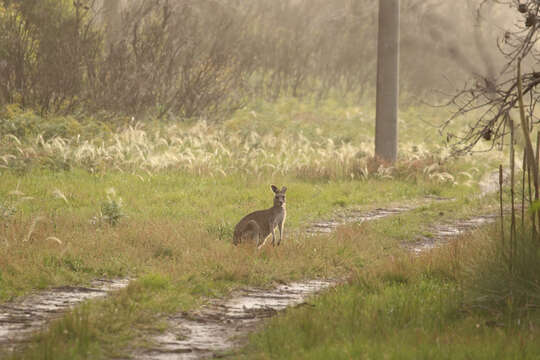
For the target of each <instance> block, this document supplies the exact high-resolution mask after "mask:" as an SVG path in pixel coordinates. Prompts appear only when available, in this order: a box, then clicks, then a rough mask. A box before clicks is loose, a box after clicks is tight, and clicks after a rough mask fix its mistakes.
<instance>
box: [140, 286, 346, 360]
mask: <svg viewBox="0 0 540 360" xmlns="http://www.w3.org/2000/svg"><path fill="white" fill-rule="evenodd" d="M335 284H337V281H329V280H311V281H306V282H296V283H291V284H287V285H281V286H278V287H277V288H274V289H272V290H264V289H257V288H249V289H244V290H240V291H238V292H237V293H235V294H233V296H232V297H231V298H230V299H228V300H213V301H211V302H210V303H209V304H207V305H205V306H204V307H202V308H201V309H199V310H198V311H196V312H192V313H181V314H178V315H175V316H172V317H170V318H169V323H170V325H171V327H170V328H169V329H168V330H167V331H166V332H165V333H163V334H160V335H158V336H155V337H154V339H153V340H154V346H153V347H152V348H150V349H148V350H146V351H144V352H142V353H139V354H137V355H136V356H135V358H136V359H141V360H146V359H156V360H170V359H175V360H176V359H201V358H209V357H220V356H223V355H224V354H225V353H226V352H227V351H230V350H232V349H233V348H236V347H238V346H240V345H242V343H243V342H245V340H246V337H247V334H249V333H250V332H252V331H254V330H256V328H257V326H258V325H259V324H260V321H261V320H263V319H265V318H269V317H271V316H273V315H275V314H276V313H277V312H278V311H281V310H284V309H285V308H288V307H291V306H300V305H302V304H306V300H307V299H308V298H309V297H310V296H312V295H314V294H317V293H320V292H321V291H323V290H326V289H328V288H330V287H332V286H334V285H335Z"/></svg>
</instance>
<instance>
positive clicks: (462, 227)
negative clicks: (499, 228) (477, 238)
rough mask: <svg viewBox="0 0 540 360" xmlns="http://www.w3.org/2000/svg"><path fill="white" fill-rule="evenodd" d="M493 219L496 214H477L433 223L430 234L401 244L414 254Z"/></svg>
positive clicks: (475, 228) (495, 217)
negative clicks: (444, 222) (412, 241)
mask: <svg viewBox="0 0 540 360" xmlns="http://www.w3.org/2000/svg"><path fill="white" fill-rule="evenodd" d="M495 221H497V215H479V216H475V217H472V218H469V219H464V220H456V221H453V222H451V223H447V224H439V225H435V226H433V227H431V228H430V231H429V232H431V233H432V235H430V236H420V237H418V239H417V241H416V242H414V243H406V244H403V246H404V247H405V248H406V249H409V250H411V251H412V252H414V253H416V254H421V253H423V252H425V251H428V250H431V249H434V248H437V247H441V246H443V245H445V244H447V243H448V242H449V241H451V240H452V239H455V238H456V237H458V236H460V235H463V234H465V233H467V232H471V231H474V230H477V229H479V228H481V227H483V226H486V225H488V224H492V223H494V222H495Z"/></svg>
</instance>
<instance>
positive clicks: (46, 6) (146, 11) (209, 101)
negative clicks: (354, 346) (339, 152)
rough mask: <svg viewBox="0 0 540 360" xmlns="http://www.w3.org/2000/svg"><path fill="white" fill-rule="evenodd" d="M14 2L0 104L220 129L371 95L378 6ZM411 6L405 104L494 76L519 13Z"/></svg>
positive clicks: (406, 9) (434, 2)
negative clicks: (278, 104)
mask: <svg viewBox="0 0 540 360" xmlns="http://www.w3.org/2000/svg"><path fill="white" fill-rule="evenodd" d="M101 1H102V0H99V1H98V0H96V1H93V0H77V1H75V2H73V1H65V0H24V1H21V0H4V1H2V3H3V8H2V17H0V27H1V33H2V34H3V35H2V36H1V37H0V49H1V50H0V104H7V103H20V104H21V105H22V106H23V107H30V108H35V109H37V110H39V111H40V112H41V113H44V114H45V113H58V112H60V113H62V112H64V113H66V112H72V111H74V110H75V109H77V110H78V111H84V112H95V111H106V112H108V113H123V114H131V115H137V116H143V114H151V115H156V116H158V117H160V118H161V117H165V116H178V117H180V118H192V117H201V116H203V117H205V118H209V119H217V118H220V117H223V116H224V115H225V114H227V113H229V112H230V111H232V110H234V109H236V108H238V107H240V106H242V105H243V104H245V103H246V102H249V101H250V100H252V99H254V98H259V99H260V98H264V99H269V100H272V99H277V98H279V97H280V96H284V95H287V96H294V97H313V98H316V99H322V98H325V97H328V96H334V95H337V96H351V97H352V98H353V99H355V98H358V99H360V98H366V97H372V95H373V93H374V83H375V74H376V41H377V10H378V6H377V4H376V3H374V2H373V1H369V0H332V1H328V0H273V1H268V0H250V1H240V0H196V1H195V0H179V1H166V0H165V1H164V0H161V1H159V0H132V1H128V0H116V1H115V0H109V1H106V2H104V3H102V2H101ZM480 3H481V1H480V0H470V1H469V0H462V1H453V2H449V1H440V0H430V1H424V0H403V1H402V17H401V19H402V25H401V31H402V33H401V39H402V49H401V79H400V80H401V88H402V101H410V100H419V99H421V98H423V96H425V95H427V94H429V95H433V94H434V91H433V90H442V91H444V92H445V93H452V92H453V91H455V90H456V89H459V88H461V87H463V84H464V83H465V81H467V80H469V79H471V78H475V79H476V81H478V80H480V81H482V79H483V78H488V79H493V78H495V77H497V73H498V69H499V68H500V67H501V65H502V64H503V60H502V59H501V57H500V55H499V51H498V49H497V41H501V39H503V38H504V31H505V30H506V29H512V27H513V24H514V23H515V22H516V20H517V16H518V14H517V12H516V11H515V9H514V10H513V9H511V8H509V7H508V6H506V5H501V4H493V3H492V2H487V3H485V4H484V5H483V6H482V8H481V11H478V9H479V7H480Z"/></svg>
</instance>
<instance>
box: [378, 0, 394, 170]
mask: <svg viewBox="0 0 540 360" xmlns="http://www.w3.org/2000/svg"><path fill="white" fill-rule="evenodd" d="M398 98H399V0H379V35H378V44H377V114H376V124H375V156H376V157H378V158H380V159H382V160H385V161H388V162H392V163H393V162H395V161H396V158H397V138H398V127H397V115H398V114H397V112H398Z"/></svg>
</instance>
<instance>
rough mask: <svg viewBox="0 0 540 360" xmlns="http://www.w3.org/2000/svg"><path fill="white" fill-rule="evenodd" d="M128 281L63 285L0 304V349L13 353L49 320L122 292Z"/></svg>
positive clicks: (117, 280)
mask: <svg viewBox="0 0 540 360" xmlns="http://www.w3.org/2000/svg"><path fill="white" fill-rule="evenodd" d="M128 284H129V279H116V280H104V279H99V280H94V281H93V282H92V283H91V284H90V285H89V286H88V287H78V286H64V287H59V288H54V289H51V290H47V291H42V292H39V293H36V294H33V295H29V296H26V297H24V298H23V299H18V300H17V301H14V302H10V303H4V304H0V349H3V350H8V351H12V350H14V349H15V348H16V347H17V346H19V345H21V344H23V343H24V342H25V341H28V340H29V338H30V335H31V334H32V333H34V332H36V331H37V330H40V329H42V328H43V327H44V326H45V325H46V324H48V323H49V322H50V321H51V320H54V319H56V318H59V317H60V316H62V315H63V314H64V313H65V312H66V311H68V310H69V309H71V308H73V307H74V306H75V305H78V304H80V303H82V302H83V301H86V300H90V299H95V298H100V297H104V296H106V295H107V294H109V293H110V292H112V291H116V290H119V289H123V288H125V287H127V286H128Z"/></svg>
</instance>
